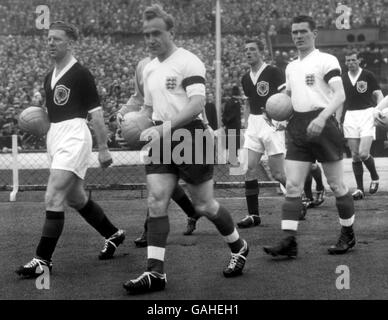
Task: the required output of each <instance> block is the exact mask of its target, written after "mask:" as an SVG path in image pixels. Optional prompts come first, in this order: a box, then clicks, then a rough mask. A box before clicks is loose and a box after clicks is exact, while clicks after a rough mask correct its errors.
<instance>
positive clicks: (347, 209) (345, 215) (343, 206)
mask: <svg viewBox="0 0 388 320" xmlns="http://www.w3.org/2000/svg"><path fill="white" fill-rule="evenodd" d="M336 206H337V209H338V214H339V219H340V224H341V226H343V227H351V226H352V225H353V223H354V202H353V197H352V195H351V194H350V193H349V192H348V193H347V194H345V195H344V196H342V197H338V198H336Z"/></svg>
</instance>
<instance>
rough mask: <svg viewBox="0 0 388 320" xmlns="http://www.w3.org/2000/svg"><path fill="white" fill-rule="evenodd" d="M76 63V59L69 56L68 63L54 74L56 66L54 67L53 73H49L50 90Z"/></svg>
mask: <svg viewBox="0 0 388 320" xmlns="http://www.w3.org/2000/svg"><path fill="white" fill-rule="evenodd" d="M76 63H77V59H76V58H74V57H71V59H70V61H69V63H68V64H67V65H66V66H65V67H64V68H63V69H62V70H61V72H60V73H59V74H58V75H57V76H55V73H56V72H57V68H54V70H53V74H52V75H51V90H53V89H54V87H55V85H56V84H57V82H58V80H59V79H61V78H62V77H63V75H64V74H65V73H66V72H67V71H69V70H70V68H71V67H72V66H74V65H75V64H76Z"/></svg>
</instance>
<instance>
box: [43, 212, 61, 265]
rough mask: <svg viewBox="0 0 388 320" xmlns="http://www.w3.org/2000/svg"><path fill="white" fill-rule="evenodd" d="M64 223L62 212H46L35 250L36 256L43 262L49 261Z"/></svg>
mask: <svg viewBox="0 0 388 320" xmlns="http://www.w3.org/2000/svg"><path fill="white" fill-rule="evenodd" d="M64 223H65V213H64V212H63V211H60V212H55V211H46V219H45V222H44V225H43V231H42V237H41V238H40V241H39V244H38V247H37V248H36V256H37V257H38V258H41V259H44V260H48V261H50V260H51V257H52V255H53V253H54V250H55V247H56V245H57V242H58V239H59V237H60V236H61V234H62V230H63V225H64Z"/></svg>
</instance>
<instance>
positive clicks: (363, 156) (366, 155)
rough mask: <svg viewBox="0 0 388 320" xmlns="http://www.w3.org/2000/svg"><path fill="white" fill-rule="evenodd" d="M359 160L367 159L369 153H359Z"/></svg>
mask: <svg viewBox="0 0 388 320" xmlns="http://www.w3.org/2000/svg"><path fill="white" fill-rule="evenodd" d="M359 158H360V160H361V161H365V160H367V159H368V158H369V152H366V151H361V152H360V153H359Z"/></svg>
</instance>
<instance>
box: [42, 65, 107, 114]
mask: <svg viewBox="0 0 388 320" xmlns="http://www.w3.org/2000/svg"><path fill="white" fill-rule="evenodd" d="M53 72H54V70H52V71H51V72H50V73H49V74H48V75H47V76H46V77H45V80H44V90H45V91H46V107H47V112H48V116H49V119H50V122H60V121H64V120H69V119H73V118H86V117H87V115H88V111H89V110H91V109H93V108H96V107H98V106H100V105H101V104H100V98H99V96H98V93H97V88H96V84H95V82H94V78H93V76H92V74H91V73H90V71H89V70H88V69H86V68H85V67H83V66H82V65H81V64H79V63H78V62H76V63H75V64H74V65H73V66H72V67H71V68H70V69H69V70H68V71H67V72H66V73H65V74H64V75H63V76H62V77H61V78H60V79H59V80H58V81H57V83H56V84H55V86H54V88H53V89H52V88H51V78H52V76H53Z"/></svg>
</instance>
